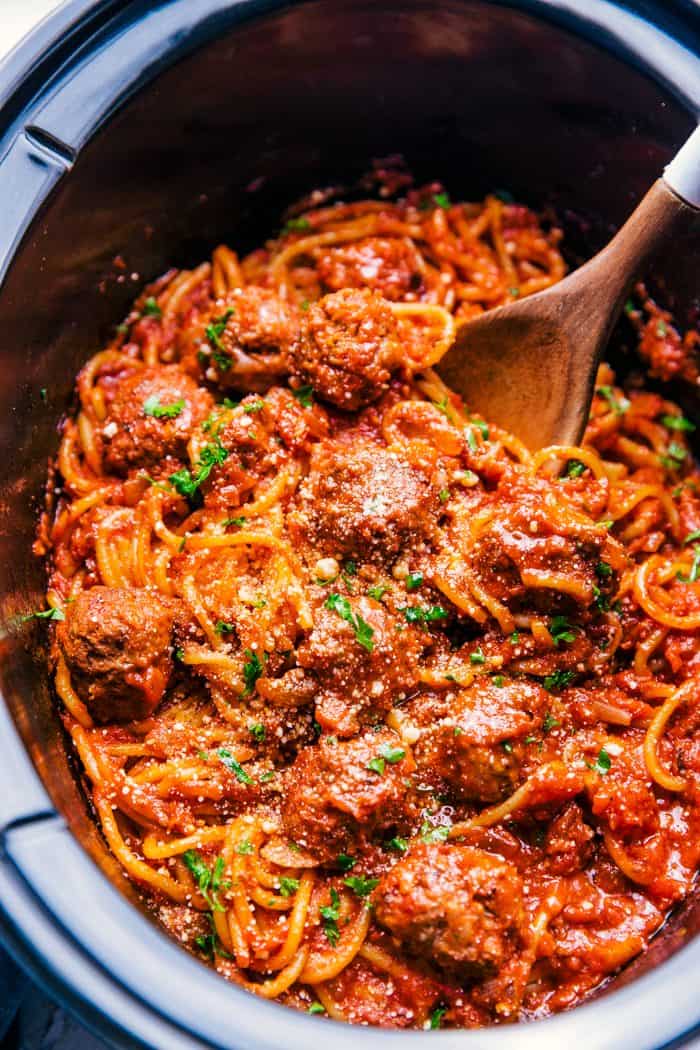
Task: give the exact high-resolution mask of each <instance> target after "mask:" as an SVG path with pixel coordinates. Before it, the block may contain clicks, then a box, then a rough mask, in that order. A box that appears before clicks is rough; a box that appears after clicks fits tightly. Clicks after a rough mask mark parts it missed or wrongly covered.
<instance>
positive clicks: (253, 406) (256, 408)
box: [243, 398, 265, 416]
mask: <svg viewBox="0 0 700 1050" xmlns="http://www.w3.org/2000/svg"><path fill="white" fill-rule="evenodd" d="M264 407H265V402H264V401H261V400H260V398H258V400H257V401H250V402H249V403H248V404H247V405H243V411H244V412H245V413H246V415H248V416H250V415H252V414H253V412H262V410H263V409H264Z"/></svg>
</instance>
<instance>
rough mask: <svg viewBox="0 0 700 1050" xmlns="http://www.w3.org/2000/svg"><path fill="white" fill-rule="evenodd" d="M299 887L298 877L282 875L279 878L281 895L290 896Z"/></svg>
mask: <svg viewBox="0 0 700 1050" xmlns="http://www.w3.org/2000/svg"><path fill="white" fill-rule="evenodd" d="M298 889H299V879H291V878H289V876H288V875H283V876H282V878H281V879H280V893H281V894H282V896H283V897H292V896H294V894H295V893H296V891H297V890H298Z"/></svg>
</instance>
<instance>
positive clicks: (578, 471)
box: [566, 459, 586, 478]
mask: <svg viewBox="0 0 700 1050" xmlns="http://www.w3.org/2000/svg"><path fill="white" fill-rule="evenodd" d="M585 469H586V466H585V464H584V463H581V461H580V460H578V459H570V460H569V462H568V463H567V464H566V476H567V478H580V477H581V475H582V474H583V472H584V470H585Z"/></svg>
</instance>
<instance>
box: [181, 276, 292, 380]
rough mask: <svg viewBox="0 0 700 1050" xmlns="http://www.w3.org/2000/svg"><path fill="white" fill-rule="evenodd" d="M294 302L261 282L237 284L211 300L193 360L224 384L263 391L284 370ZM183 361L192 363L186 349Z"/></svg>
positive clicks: (285, 372) (211, 377) (279, 377)
mask: <svg viewBox="0 0 700 1050" xmlns="http://www.w3.org/2000/svg"><path fill="white" fill-rule="evenodd" d="M298 328H299V324H298V319H297V314H296V310H295V308H294V307H292V306H291V305H289V304H288V303H286V302H285V301H284V300H283V299H280V298H279V296H278V295H276V294H275V293H274V292H271V291H268V289H266V288H259V287H257V286H256V285H250V286H249V287H247V288H236V289H235V290H234V291H232V292H231V293H230V294H229V295H228V296H227V297H226V299H224V300H220V301H219V302H217V303H216V306H215V309H214V310H213V312H212V313H211V316H210V317H209V318H208V320H207V323H206V325H205V326H204V330H203V332H202V333H201V336H200V338H199V340H198V342H197V346H196V363H197V365H198V366H199V368H200V369H203V370H204V374H205V376H206V378H207V379H208V380H210V381H211V382H216V383H218V385H219V386H221V387H224V388H225V389H234V390H243V391H246V392H251V393H264V392H265V391H266V390H267V389H268V388H269V387H270V386H271V385H272V384H273V383H274V382H277V381H279V380H280V379H281V378H282V377H284V376H285V375H286V374H287V364H286V353H287V351H288V350H289V348H290V346H291V344H292V342H293V341H294V340H295V339H296V337H297V334H298ZM185 356H186V361H185V367H188V368H191V367H192V354H191V352H189V353H187V354H186V355H185Z"/></svg>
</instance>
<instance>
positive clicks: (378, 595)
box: [367, 583, 389, 602]
mask: <svg viewBox="0 0 700 1050" xmlns="http://www.w3.org/2000/svg"><path fill="white" fill-rule="evenodd" d="M388 590H389V588H388V587H386V586H385V585H384V584H383V583H379V584H377V586H376V587H368V588H367V593H368V595H369V596H370V598H374V600H375V602H380V601H381V600H382V598H383V597H384V595H385V594H386V592H387V591H388Z"/></svg>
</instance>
